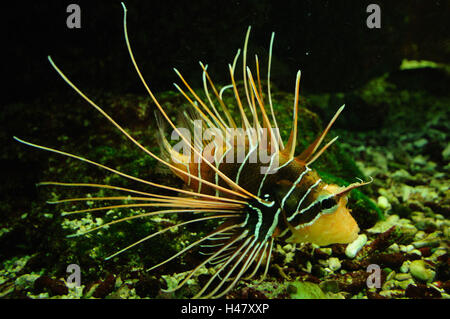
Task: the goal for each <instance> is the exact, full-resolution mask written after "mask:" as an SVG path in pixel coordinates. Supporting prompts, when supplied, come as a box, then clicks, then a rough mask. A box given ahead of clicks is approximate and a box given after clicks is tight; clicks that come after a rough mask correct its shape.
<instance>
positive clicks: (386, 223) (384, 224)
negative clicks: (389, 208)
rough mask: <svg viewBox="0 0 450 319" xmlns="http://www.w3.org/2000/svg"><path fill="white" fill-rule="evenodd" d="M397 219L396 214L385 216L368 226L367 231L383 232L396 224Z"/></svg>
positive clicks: (373, 232) (371, 232)
mask: <svg viewBox="0 0 450 319" xmlns="http://www.w3.org/2000/svg"><path fill="white" fill-rule="evenodd" d="M399 220H400V217H399V216H398V215H391V216H389V217H388V218H386V220H380V221H379V222H377V223H376V224H375V226H373V227H372V228H369V229H368V230H367V232H369V233H370V234H380V233H384V232H385V231H387V230H388V229H389V228H391V227H392V226H394V225H397V224H398V221H399Z"/></svg>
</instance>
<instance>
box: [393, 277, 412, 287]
mask: <svg viewBox="0 0 450 319" xmlns="http://www.w3.org/2000/svg"><path fill="white" fill-rule="evenodd" d="M414 284H415V282H414V279H412V278H409V279H406V280H403V281H397V286H398V287H399V288H402V289H406V288H407V287H408V286H409V285H414Z"/></svg>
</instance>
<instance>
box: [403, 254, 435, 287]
mask: <svg viewBox="0 0 450 319" xmlns="http://www.w3.org/2000/svg"><path fill="white" fill-rule="evenodd" d="M409 272H410V273H411V275H413V277H414V278H416V279H418V280H421V281H424V282H432V281H433V279H434V276H435V275H436V272H435V271H433V270H432V269H430V266H429V265H428V264H427V263H426V262H425V261H423V260H421V259H419V260H414V261H412V262H411V264H410V265H409Z"/></svg>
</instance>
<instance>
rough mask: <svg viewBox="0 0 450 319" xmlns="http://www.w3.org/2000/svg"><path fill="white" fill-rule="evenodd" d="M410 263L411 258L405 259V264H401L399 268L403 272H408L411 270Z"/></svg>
mask: <svg viewBox="0 0 450 319" xmlns="http://www.w3.org/2000/svg"><path fill="white" fill-rule="evenodd" d="M410 264H411V261H409V260H406V261H404V262H403V264H402V265H401V266H400V268H399V270H400V271H401V272H402V273H407V272H408V271H409V266H410Z"/></svg>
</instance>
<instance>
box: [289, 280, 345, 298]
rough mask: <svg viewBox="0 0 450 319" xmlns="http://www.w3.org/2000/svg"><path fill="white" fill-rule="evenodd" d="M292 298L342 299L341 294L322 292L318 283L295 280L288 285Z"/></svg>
mask: <svg viewBox="0 0 450 319" xmlns="http://www.w3.org/2000/svg"><path fill="white" fill-rule="evenodd" d="M288 291H289V292H290V295H291V298H292V299H344V297H343V296H341V295H339V294H335V293H331V292H324V291H323V290H322V289H321V288H320V286H319V285H318V284H315V283H312V282H306V281H305V282H300V281H296V282H293V283H291V284H289V286H288Z"/></svg>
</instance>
